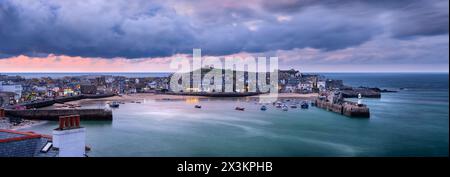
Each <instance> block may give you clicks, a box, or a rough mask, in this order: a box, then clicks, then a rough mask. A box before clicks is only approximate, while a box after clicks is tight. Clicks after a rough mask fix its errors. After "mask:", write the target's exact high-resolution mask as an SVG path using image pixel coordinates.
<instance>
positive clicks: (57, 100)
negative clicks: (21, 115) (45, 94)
mask: <svg viewBox="0 0 450 177" xmlns="http://www.w3.org/2000/svg"><path fill="white" fill-rule="evenodd" d="M112 96H115V94H100V95H88V94H83V95H77V96H69V97H59V98H55V99H52V100H42V101H36V102H32V103H23V104H20V106H24V107H26V108H27V109H30V108H43V107H48V106H52V105H54V104H55V103H65V102H70V101H77V100H82V99H97V98H107V97H112Z"/></svg>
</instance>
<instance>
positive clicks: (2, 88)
mask: <svg viewBox="0 0 450 177" xmlns="http://www.w3.org/2000/svg"><path fill="white" fill-rule="evenodd" d="M22 91H23V88H22V85H16V84H8V85H3V82H0V92H13V93H14V94H15V95H14V99H15V100H20V98H22Z"/></svg>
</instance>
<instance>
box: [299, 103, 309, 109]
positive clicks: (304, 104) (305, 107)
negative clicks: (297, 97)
mask: <svg viewBox="0 0 450 177" xmlns="http://www.w3.org/2000/svg"><path fill="white" fill-rule="evenodd" d="M308 107H309V105H308V103H307V102H302V104H301V108H302V109H308Z"/></svg>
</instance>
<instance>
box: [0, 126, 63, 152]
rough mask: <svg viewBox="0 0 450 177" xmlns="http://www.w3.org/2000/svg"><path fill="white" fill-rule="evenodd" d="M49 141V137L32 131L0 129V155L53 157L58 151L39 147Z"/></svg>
mask: <svg viewBox="0 0 450 177" xmlns="http://www.w3.org/2000/svg"><path fill="white" fill-rule="evenodd" d="M47 142H51V137H50V136H47V135H41V134H36V133H33V132H19V131H13V130H3V129H0V157H55V156H57V155H58V151H57V150H56V149H54V148H51V149H50V150H49V151H48V152H41V149H42V148H43V147H44V146H45V145H46V144H47Z"/></svg>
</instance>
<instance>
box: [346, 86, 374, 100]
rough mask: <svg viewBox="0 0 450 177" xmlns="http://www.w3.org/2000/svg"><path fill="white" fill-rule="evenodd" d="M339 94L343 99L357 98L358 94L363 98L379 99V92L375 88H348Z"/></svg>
mask: <svg viewBox="0 0 450 177" xmlns="http://www.w3.org/2000/svg"><path fill="white" fill-rule="evenodd" d="M340 92H341V93H342V96H343V97H344V98H357V97H358V94H361V96H362V97H365V98H381V90H380V89H377V88H350V89H341V90H340Z"/></svg>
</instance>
